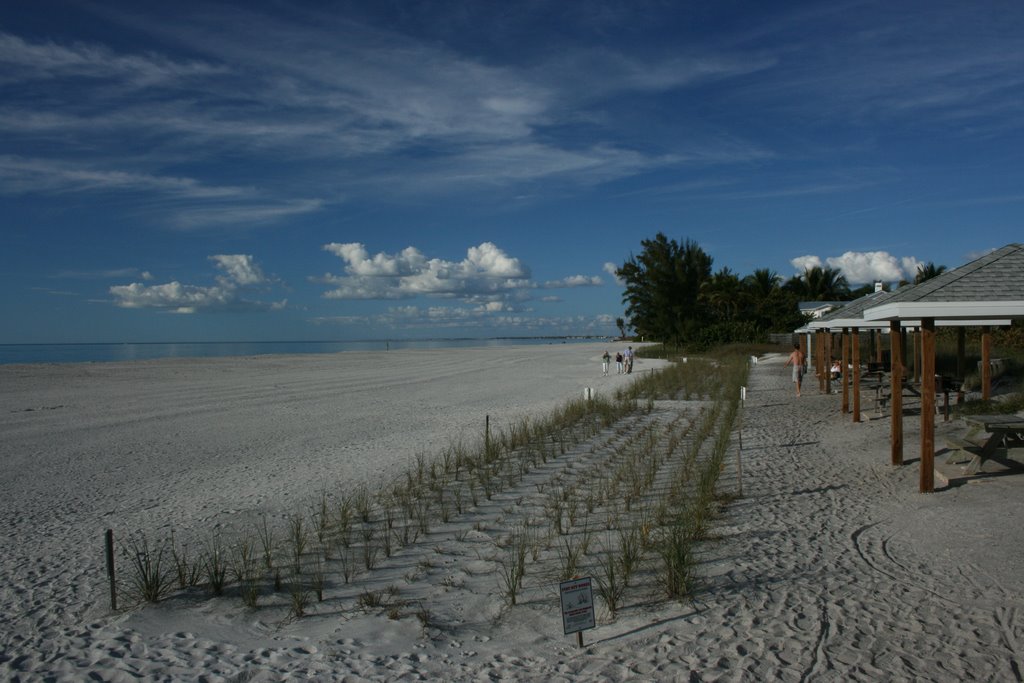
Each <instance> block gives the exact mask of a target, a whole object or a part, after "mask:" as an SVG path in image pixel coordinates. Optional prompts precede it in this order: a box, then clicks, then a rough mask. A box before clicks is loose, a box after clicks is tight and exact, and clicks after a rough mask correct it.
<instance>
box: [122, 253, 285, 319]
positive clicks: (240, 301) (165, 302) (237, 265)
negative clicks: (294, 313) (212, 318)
mask: <svg viewBox="0 0 1024 683" xmlns="http://www.w3.org/2000/svg"><path fill="white" fill-rule="evenodd" d="M210 260H211V261H213V262H214V263H215V264H216V265H217V267H218V268H219V269H220V270H221V272H222V274H221V275H218V276H217V278H216V281H217V284H215V285H210V286H202V285H188V284H182V283H181V282H178V281H177V280H174V281H171V282H167V283H164V284H157V285H146V284H143V283H141V282H132V283H131V284H127V285H115V286H113V287H111V288H110V293H111V294H112V295H113V296H114V298H115V303H116V304H117V305H118V306H120V307H122V308H157V309H162V310H167V311H171V312H174V313H196V312H197V311H211V310H236V309H238V310H241V309H248V310H277V309H281V308H283V307H284V306H285V305H286V303H287V301H286V300H283V301H278V302H264V301H253V300H249V299H246V298H245V296H244V293H245V290H246V289H251V288H253V287H256V286H259V285H266V284H268V283H269V282H270V279H269V278H267V276H266V275H264V273H263V270H262V269H261V268H260V266H259V265H258V264H257V263H256V262H255V260H254V259H253V257H252V256H251V255H250V254H216V255H214V256H211V257H210ZM146 276H149V278H152V276H151V275H149V273H148V271H144V272H143V278H142V279H143V280H146V279H149V278H147V277H146Z"/></svg>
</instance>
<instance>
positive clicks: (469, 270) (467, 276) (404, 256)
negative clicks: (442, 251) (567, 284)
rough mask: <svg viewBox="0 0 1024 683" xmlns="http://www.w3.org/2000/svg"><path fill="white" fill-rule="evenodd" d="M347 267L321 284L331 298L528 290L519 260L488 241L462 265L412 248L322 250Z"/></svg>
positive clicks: (468, 296)
mask: <svg viewBox="0 0 1024 683" xmlns="http://www.w3.org/2000/svg"><path fill="white" fill-rule="evenodd" d="M323 249H324V250H325V251H328V252H330V253H332V254H334V255H335V256H337V257H338V258H340V259H341V260H342V261H344V262H345V275H333V274H330V273H328V274H326V275H324V276H323V277H322V278H319V281H320V282H324V283H327V284H330V285H332V286H333V287H334V289H331V290H329V291H327V292H326V293H325V294H324V296H325V297H327V298H329V299H396V298H403V297H411V296H416V295H427V296H441V297H446V296H447V297H455V296H457V297H461V298H464V299H467V300H468V299H471V298H473V297H478V296H485V295H490V296H505V295H511V294H512V293H513V292H515V291H516V290H519V289H523V288H529V287H531V286H532V283H531V282H530V281H529V277H530V271H529V269H528V268H526V267H525V266H523V264H522V263H520V262H519V259H517V258H513V257H511V256H509V255H508V254H506V253H505V252H504V251H503V250H502V249H501V248H499V247H498V246H496V245H494V244H492V243H491V242H484V243H482V244H480V245H479V246H475V247H470V248H469V249H467V250H466V257H465V258H464V259H463V260H462V261H446V260H444V259H439V258H429V259H428V258H427V257H426V256H425V255H423V253H421V252H420V251H419V250H418V249H416V248H415V247H407V248H405V249H403V250H402V251H401V252H399V253H397V254H386V253H383V252H381V253H378V254H374V255H373V256H371V255H370V253H369V252H368V251H367V250H366V247H365V246H364V245H363V244H361V243H359V242H348V243H337V242H332V243H330V244H325V245H324V246H323Z"/></svg>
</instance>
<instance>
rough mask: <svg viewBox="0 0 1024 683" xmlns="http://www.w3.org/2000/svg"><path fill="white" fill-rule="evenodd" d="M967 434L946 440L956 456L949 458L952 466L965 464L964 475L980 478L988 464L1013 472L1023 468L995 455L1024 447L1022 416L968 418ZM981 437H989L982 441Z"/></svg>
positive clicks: (948, 460)
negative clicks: (979, 474) (988, 461)
mask: <svg viewBox="0 0 1024 683" xmlns="http://www.w3.org/2000/svg"><path fill="white" fill-rule="evenodd" d="M964 422H966V423H967V426H968V432H967V434H966V436H964V437H946V444H947V445H948V446H949V447H950V448H952V449H953V452H952V453H951V454H950V455H949V456H948V457H947V458H946V462H947V463H949V464H961V463H966V465H965V467H964V473H965V474H977V473H978V472H980V471H981V468H982V467H984V465H985V462H986V461H987V460H993V461H995V462H998V463H999V464H1001V465H1004V466H1006V467H1011V468H1015V469H1018V468H1024V464H1021V463H1019V462H1016V461H1014V460H1011V459H1009V458H1008V457H999V456H997V455H996V451H997V450H998V449H999V448H1005V449H1007V451H1009V449H1011V448H1021V447H1024V417H1021V416H1020V415H965V416H964ZM982 434H987V435H988V436H987V437H984V438H982V437H981V435H982Z"/></svg>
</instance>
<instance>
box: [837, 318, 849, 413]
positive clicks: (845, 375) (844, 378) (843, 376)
mask: <svg viewBox="0 0 1024 683" xmlns="http://www.w3.org/2000/svg"><path fill="white" fill-rule="evenodd" d="M842 338H843V342H842V343H843V351H842V354H843V356H842V361H841V362H842V366H841V367H842V372H840V373H839V381H841V382H842V383H843V404H842V411H843V414H844V415H845V414H846V413H848V412H850V381H849V380H850V370H849V368H850V328H849V327H844V328H843V337H842Z"/></svg>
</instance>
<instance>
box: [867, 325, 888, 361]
mask: <svg viewBox="0 0 1024 683" xmlns="http://www.w3.org/2000/svg"><path fill="white" fill-rule="evenodd" d="M872 334H874V335H878V342H877V343H876V344H875V362H876V363H881V362H882V331H881V330H874V331H873V332H872ZM891 346H892V344H890V347H891ZM889 353H890V354H891V353H892V348H890V349H889Z"/></svg>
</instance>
